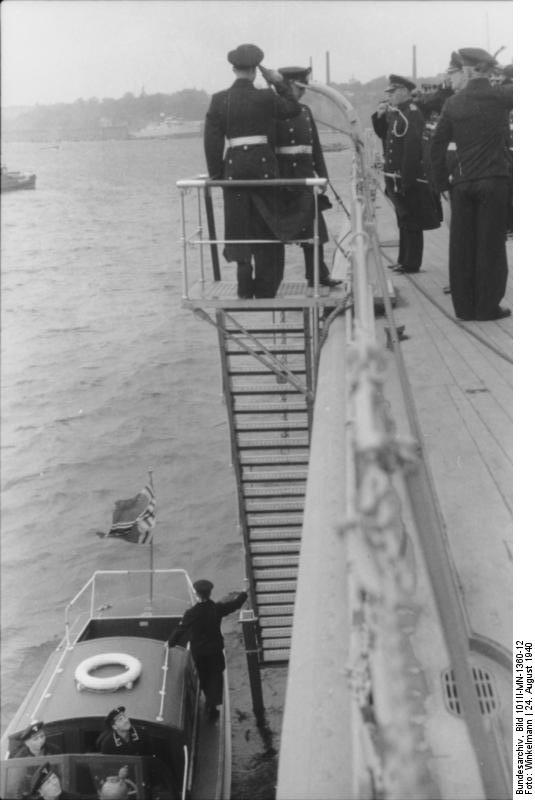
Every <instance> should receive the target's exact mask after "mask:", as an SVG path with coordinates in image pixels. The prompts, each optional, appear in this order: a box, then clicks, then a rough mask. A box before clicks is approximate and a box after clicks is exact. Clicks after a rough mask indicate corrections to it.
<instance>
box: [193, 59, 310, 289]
mask: <svg viewBox="0 0 535 800" xmlns="http://www.w3.org/2000/svg"><path fill="white" fill-rule="evenodd" d="M263 57H264V53H263V52H262V50H260V48H259V47H256V45H254V44H242V45H240V46H239V47H237V48H236V49H235V50H231V52H230V53H229V54H228V56H227V58H228V60H229V62H230V63H231V64H232V67H233V71H234V73H235V75H236V80H235V81H234V83H233V84H232V86H231V87H230V89H226V90H224V91H222V92H217V93H216V94H214V95H213V97H212V100H211V103H210V107H209V109H208V113H207V114H206V122H205V127H204V150H205V155H206V163H207V166H208V172H209V175H210V178H212V179H214V180H217V179H222V178H225V179H230V180H232V179H242V180H253V179H262V178H267V179H271V178H278V177H279V170H278V165H277V159H276V158H275V153H274V152H273V148H272V147H271V145H270V144H269V141H268V136H269V135H270V134H271V133H272V129H273V125H274V122H275V120H276V119H285V118H287V117H292V116H297V115H298V114H299V113H300V111H301V108H300V106H299V104H298V102H297V101H296V100H295V98H294V97H293V96H292V94H291V92H290V90H289V88H288V87H287V86H286V85H285V84H284V82H283V80H282V76H280V75H278V74H277V73H276V72H275V71H274V70H266V69H263V68H262V67H261V68H260V70H261V72H262V74H263V76H264V78H265V79H266V80H267V81H268V83H270V84H272V86H274V88H275V91H274V90H273V88H268V89H257V88H256V87H255V86H254V85H253V82H254V80H255V77H256V68H257V66H259V64H260V62H261V61H262V59H263ZM225 137H226V139H227V150H226V153H225V154H224V150H225ZM276 197H277V194H276V192H275V190H274V189H273V188H258V189H226V190H225V191H224V198H225V239H231V240H236V239H238V240H239V239H273V240H274V242H276V243H274V244H253V245H250V244H246V243H243V244H242V243H240V242H238V243H237V244H227V245H226V246H225V248H224V251H223V254H224V256H225V258H226V259H227V261H236V262H237V264H238V274H237V278H238V296H239V297H241V298H251V297H253V296H254V297H275V295H276V293H277V289H278V287H279V285H280V282H281V280H282V274H283V270H284V245H283V244H281V243H280V242H278V241H277V240H278V239H280V238H281V237H280V235H279V234H280V230H279V227H278V223H277V220H278V212H277V201H276ZM252 256H254V267H255V277H254V279H253V266H252V261H251V258H252Z"/></svg>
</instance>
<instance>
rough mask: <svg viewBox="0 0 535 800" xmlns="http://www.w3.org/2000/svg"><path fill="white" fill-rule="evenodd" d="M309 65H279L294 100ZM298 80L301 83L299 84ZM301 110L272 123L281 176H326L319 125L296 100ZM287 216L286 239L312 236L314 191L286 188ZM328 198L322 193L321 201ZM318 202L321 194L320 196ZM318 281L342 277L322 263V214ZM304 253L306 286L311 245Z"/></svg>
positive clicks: (310, 279)
mask: <svg viewBox="0 0 535 800" xmlns="http://www.w3.org/2000/svg"><path fill="white" fill-rule="evenodd" d="M310 71H311V70H310V67H308V68H306V67H281V68H280V69H279V70H278V72H279V73H280V74H281V75H282V76H283V78H284V81H285V83H286V84H287V86H288V87H289V88H290V91H291V92H292V94H293V96H294V97H295V99H296V100H298V101H299V100H300V99H301V98H302V96H303V94H304V92H305V84H307V83H308V77H309V75H310ZM300 84H301V85H300ZM299 107H300V109H301V113H300V114H299V116H297V117H292V118H291V119H280V120H277V123H276V125H275V153H276V154H277V160H278V162H279V170H280V176H281V178H328V177H329V175H328V172H327V165H326V164H325V159H324V157H323V150H322V148H321V143H320V138H319V135H318V129H317V127H316V123H315V121H314V117H313V116H312V111H311V110H310V108H309V107H308V106H307V105H305V104H304V103H299ZM282 196H283V197H284V198H285V199H286V201H287V203H285V205H286V207H287V214H286V220H287V222H288V224H290V225H292V230H291V232H290V233H289V235H288V236H287V238H289V239H312V237H313V235H314V195H313V192H312V190H311V189H306V188H305V189H287V190H285V191H284V193H283V194H282ZM325 201H327V197H326V196H325V198H324V202H325ZM320 202H321V198H320ZM318 234H319V239H320V245H319V283H320V284H321V285H322V286H337V285H338V284H340V283H341V282H342V281H336V280H333V279H332V278H331V276H330V274H329V269H328V267H327V265H326V264H325V259H324V255H323V244H324V243H325V242H326V241H327V240H328V238H329V236H328V233H327V226H326V225H325V220H324V219H323V214H322V213H321V211H319V217H318ZM302 248H303V255H304V257H305V275H306V279H307V282H308V285H309V286H313V284H314V246H313V245H312V244H304V245H302Z"/></svg>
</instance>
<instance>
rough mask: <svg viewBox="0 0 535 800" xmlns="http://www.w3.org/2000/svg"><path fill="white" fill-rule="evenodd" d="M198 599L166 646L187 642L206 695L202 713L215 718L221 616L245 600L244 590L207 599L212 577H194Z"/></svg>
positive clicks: (220, 664) (220, 690) (220, 669)
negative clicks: (189, 643) (221, 598)
mask: <svg viewBox="0 0 535 800" xmlns="http://www.w3.org/2000/svg"><path fill="white" fill-rule="evenodd" d="M193 588H194V589H195V592H196V593H197V598H198V601H199V602H198V603H196V604H195V605H194V606H192V607H191V608H188V610H187V611H186V613H185V614H184V616H183V617H182V621H181V623H180V625H179V626H178V627H177V628H176V629H175V630H174V631H173V633H172V634H171V636H170V637H169V642H168V644H169V647H174V646H175V645H177V644H178V645H180V646H185V645H186V644H187V642H191V654H192V656H193V660H194V661H195V666H196V667H197V672H198V673H199V683H200V686H201V689H202V691H203V693H204V696H205V698H206V713H207V715H208V718H209V719H211V720H212V721H215V720H216V719H217V718H218V717H219V709H218V706H220V705H221V703H222V702H223V672H224V671H225V653H224V651H223V648H224V641H223V635H222V633H221V620H222V619H223V617H226V616H227V615H228V614H231V613H232V612H233V611H237V610H238V608H241V607H242V605H243V604H244V603H245V601H246V600H247V592H235V593H233V594H232V596H229V597H226V598H224V599H223V600H219V601H218V602H217V603H214V601H213V600H212V599H211V597H210V595H211V594H212V589H213V588H214V584H213V583H212V581H207V580H203V579H201V580H198V581H195V583H194V584H193Z"/></svg>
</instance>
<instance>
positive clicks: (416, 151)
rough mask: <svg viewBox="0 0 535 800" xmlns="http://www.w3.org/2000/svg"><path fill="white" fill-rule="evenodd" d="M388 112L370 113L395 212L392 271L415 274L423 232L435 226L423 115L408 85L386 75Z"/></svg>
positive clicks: (384, 108) (383, 107) (384, 107)
mask: <svg viewBox="0 0 535 800" xmlns="http://www.w3.org/2000/svg"><path fill="white" fill-rule="evenodd" d="M389 81H390V83H389V86H388V87H387V89H386V92H387V93H388V95H389V101H390V108H389V109H388V108H387V104H386V103H382V104H381V105H380V106H379V108H378V109H377V111H376V112H375V113H374V114H373V115H372V124H373V128H374V131H375V133H376V134H377V136H379V138H380V139H382V140H383V148H384V156H385V166H384V175H385V191H386V194H387V197H389V198H390V200H391V201H392V203H393V205H394V209H395V211H396V219H397V223H398V228H399V252H398V264H397V266H396V267H395V271H396V272H418V271H419V270H420V267H421V265H422V257H423V250H424V235H423V231H424V230H430V229H432V228H438V227H439V225H440V219H439V217H438V214H437V205H436V200H435V199H434V198H433V195H432V193H431V191H430V189H429V186H427V192H425V193H424V186H425V185H426V181H427V178H426V176H425V174H424V169H423V151H422V137H423V132H424V119H423V116H422V114H421V112H420V110H419V109H418V107H417V106H416V104H415V103H414V101H413V99H412V97H411V92H412V91H413V90H414V89H415V88H416V86H415V84H414V83H413V82H412V81H409V80H407V78H403V77H401V76H400V75H390V76H389Z"/></svg>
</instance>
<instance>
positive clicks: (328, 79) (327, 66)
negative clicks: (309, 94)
mask: <svg viewBox="0 0 535 800" xmlns="http://www.w3.org/2000/svg"><path fill="white" fill-rule="evenodd" d="M325 82H326V84H327V86H329V84H330V82H331V65H330V58H329V51H328V50H327V52H326V53H325Z"/></svg>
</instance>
